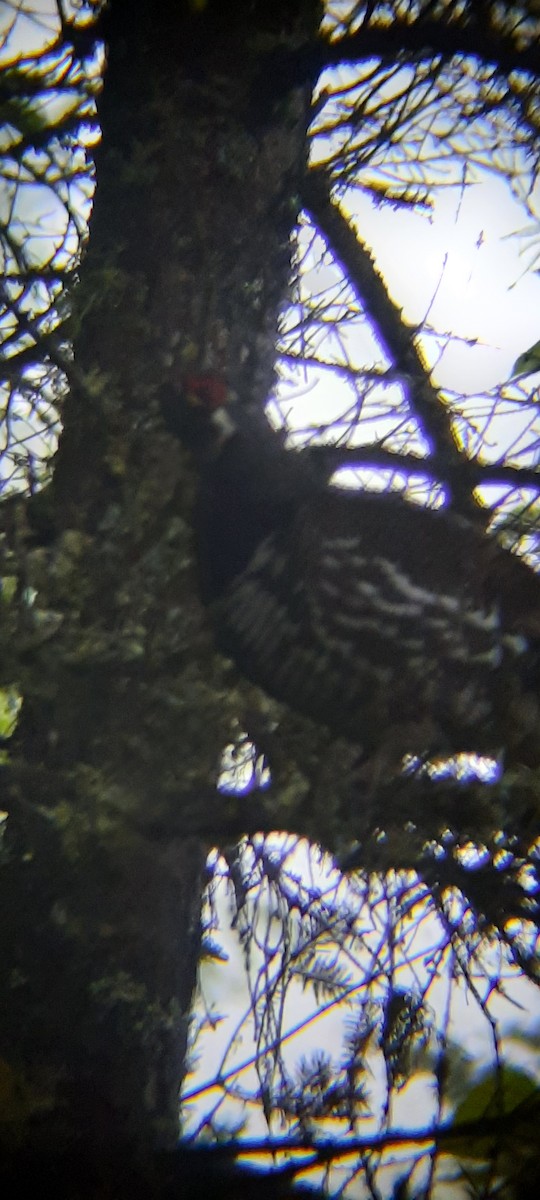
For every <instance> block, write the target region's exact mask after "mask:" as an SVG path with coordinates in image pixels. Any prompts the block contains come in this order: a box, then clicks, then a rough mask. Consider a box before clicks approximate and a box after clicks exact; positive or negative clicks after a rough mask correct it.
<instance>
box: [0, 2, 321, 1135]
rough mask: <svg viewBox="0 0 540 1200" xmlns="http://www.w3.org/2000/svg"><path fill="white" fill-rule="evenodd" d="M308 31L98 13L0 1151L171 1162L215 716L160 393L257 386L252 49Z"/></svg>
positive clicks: (43, 575)
mask: <svg viewBox="0 0 540 1200" xmlns="http://www.w3.org/2000/svg"><path fill="white" fill-rule="evenodd" d="M199 9H200V11H198V10H199ZM318 16H319V12H318V4H317V3H315V0H313V2H310V3H298V4H290V3H287V4H284V5H280V4H278V5H267V4H266V3H262V2H256V3H248V2H247V0H243V2H237V3H231V4H227V5H222V4H221V3H219V2H217V0H216V2H215V3H208V4H207V5H206V6H202V7H201V6H198V5H192V4H190V3H184V4H181V3H172V2H170V3H160V4H158V5H156V4H154V3H153V2H152V0H146V2H139V3H137V4H134V3H132V2H130V3H126V2H125V0H113V3H112V7H111V10H110V13H109V15H108V17H107V18H106V30H105V33H106V37H107V40H108V46H109V50H108V69H107V72H106V79H105V88H104V93H103V97H102V100H101V105H100V120H101V123H102V130H103V140H102V144H101V146H100V148H99V151H98V154H97V161H96V167H97V191H96V195H95V202H94V211H93V215H92V220H91V235H90V241H89V248H88V252H87V254H86V257H85V259H84V262H83V264H82V267H81V271H80V276H81V278H80V284H79V286H78V288H77V289H76V290H75V292H74V294H73V297H72V318H71V333H72V340H73V346H74V362H73V367H72V370H71V378H70V388H71V390H70V396H69V398H68V400H67V402H66V406H65V414H64V433H63V436H62V439H61V444H60V448H59V452H58V455H57V461H56V469H55V477H54V482H53V487H52V495H51V497H50V498H49V501H48V505H49V520H50V522H51V540H50V544H49V546H48V547H47V548H46V549H45V550H44V549H43V548H40V549H39V550H38V551H30V552H29V554H28V559H27V564H28V583H29V586H31V587H33V588H35V590H36V592H37V596H36V601H35V606H34V613H33V621H34V624H33V625H32V627H31V629H29V631H28V634H27V639H26V644H25V652H24V653H23V656H22V660H21V667H20V687H21V691H22V693H23V696H24V707H23V715H22V718H21V721H20V724H19V728H18V732H17V736H16V745H15V748H14V752H13V755H12V756H11V757H10V761H9V764H7V765H4V767H3V768H2V770H3V775H4V789H3V795H4V797H5V799H4V805H5V807H6V809H7V810H8V813H9V817H8V820H7V822H6V832H5V837H4V846H3V854H4V860H5V862H4V868H3V871H2V873H1V875H0V904H1V906H2V912H3V916H2V928H1V931H0V960H1V962H2V970H1V972H0V1008H1V1010H2V1012H3V1014H4V1016H3V1020H2V1028H1V1031H0V1056H1V1060H0V1068H2V1069H3V1071H4V1074H5V1076H6V1080H7V1084H6V1086H8V1087H9V1088H12V1090H13V1096H14V1097H17V1102H15V1099H14V1102H13V1106H12V1110H10V1109H9V1106H8V1109H7V1110H6V1111H7V1112H8V1119H6V1121H5V1122H4V1124H3V1127H2V1129H0V1137H1V1138H2V1141H3V1142H4V1144H5V1149H6V1152H7V1153H9V1152H10V1149H13V1148H19V1149H20V1145H21V1140H22V1142H23V1144H24V1145H25V1146H26V1147H27V1148H28V1149H29V1150H33V1149H37V1150H39V1149H40V1147H42V1146H43V1145H45V1144H46V1145H47V1146H49V1147H50V1146H51V1145H55V1146H57V1147H59V1149H60V1150H65V1151H66V1152H71V1150H72V1149H73V1148H74V1147H75V1148H77V1147H79V1148H80V1147H84V1148H85V1153H86V1154H88V1153H90V1154H93V1153H94V1150H96V1153H99V1154H101V1153H102V1152H103V1150H104V1148H105V1150H106V1148H107V1147H109V1148H110V1147H112V1146H113V1145H114V1146H115V1147H116V1150H117V1149H118V1146H119V1145H120V1146H128V1145H131V1144H137V1146H138V1148H139V1152H141V1149H142V1150H143V1151H144V1147H148V1148H155V1147H163V1148H167V1147H171V1146H172V1145H174V1143H175V1141H176V1138H177V1134H178V1116H177V1114H178V1093H179V1088H180V1084H181V1080H182V1076H183V1073H184V1071H185V1059H186V1046H187V1032H188V1018H189V1008H190V1001H191V997H192V992H193V988H194V985H195V981H196V964H197V955H198V951H199V941H200V904H201V896H202V891H203V886H204V863H205V855H206V852H207V849H208V845H209V843H205V842H204V841H203V840H201V839H200V838H196V837H194V836H187V835H186V834H185V833H184V832H183V825H182V811H183V805H184V804H185V803H187V801H188V800H189V802H190V803H192V800H193V795H194V794H195V795H196V794H197V792H198V790H199V791H200V794H201V795H202V794H205V792H206V794H207V793H208V783H209V781H213V782H215V781H216V779H217V774H218V770H219V760H220V753H221V750H222V748H223V746H224V745H225V744H226V742H227V741H228V740H230V727H231V720H232V717H233V714H234V711H235V709H234V705H235V695H234V688H232V687H231V678H230V676H229V674H228V669H227V666H226V664H224V663H223V662H222V661H221V660H220V659H218V658H217V656H216V655H215V654H214V652H213V649H212V645H211V640H210V638H209V635H208V632H207V629H206V621H205V615H204V613H203V612H202V611H201V608H200V606H199V603H198V600H197V590H196V585H195V574H194V570H193V562H192V558H193V556H192V546H191V533H190V523H189V513H190V505H191V499H192V494H193V478H192V473H191V467H190V464H189V461H188V458H187V456H186V455H185V454H184V453H183V452H182V450H181V449H180V448H179V447H178V446H177V445H172V444H171V442H170V439H169V438H168V437H167V436H166V435H165V433H164V430H163V428H162V423H161V418H160V414H159V406H158V402H157V393H158V390H159V387H160V385H161V384H162V383H163V382H165V381H167V380H169V381H172V382H174V383H178V382H179V381H180V380H181V378H182V375H183V373H184V372H185V371H186V370H187V369H193V365H194V364H197V365H199V366H208V365H209V364H210V365H213V366H215V367H216V368H219V369H220V370H222V371H223V373H224V375H225V377H226V378H227V380H228V382H229V384H230V385H231V386H232V387H233V388H234V389H235V390H236V391H237V392H238V393H239V394H242V395H247V394H252V393H256V394H257V395H260V396H261V397H262V396H263V395H264V394H265V393H266V392H267V390H268V387H269V385H270V383H271V380H272V370H273V353H274V352H273V345H274V336H275V331H276V322H277V314H278V308H279V304H280V302H281V300H282V298H283V295H284V292H285V290H286V286H287V274H288V262H289V246H288V239H289V231H290V226H291V225H292V223H293V222H294V218H295V215H296V206H297V201H296V199H295V197H296V196H297V194H298V191H297V180H298V177H299V173H300V172H301V171H302V169H303V165H304V153H305V128H306V120H307V105H306V99H307V94H306V90H305V89H303V90H301V92H300V93H298V92H297V91H295V92H294V93H290V94H288V95H285V96H283V97H280V96H279V94H278V95H276V96H274V95H272V89H271V88H270V89H269V91H268V93H267V94H266V95H263V88H262V86H259V85H260V70H261V68H260V51H259V48H260V46H261V45H263V46H264V47H268V48H269V49H273V48H279V46H280V45H294V44H295V39H304V38H305V37H306V36H311V35H313V34H314V32H315V30H316V28H317V21H318ZM278 91H279V89H278ZM278 102H280V103H281V104H282V105H285V108H286V112H285V113H284V111H283V107H282V108H281V109H279V105H278V107H277V108H276V104H278ZM38 617H39V618H41V619H40V620H39V621H38V619H37V618H38ZM47 622H48V623H47ZM51 629H52V630H53V632H52V633H51V632H50V630H51ZM45 630H48V631H49V632H45ZM7 640H8V639H7V638H6V642H7ZM11 1111H13V1120H11V1118H10V1116H9V1113H10V1112H11Z"/></svg>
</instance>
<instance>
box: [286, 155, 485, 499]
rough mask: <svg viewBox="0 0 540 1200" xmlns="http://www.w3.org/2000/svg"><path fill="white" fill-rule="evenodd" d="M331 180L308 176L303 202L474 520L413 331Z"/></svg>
mask: <svg viewBox="0 0 540 1200" xmlns="http://www.w3.org/2000/svg"><path fill="white" fill-rule="evenodd" d="M329 186H330V185H329V181H328V179H327V178H326V177H325V176H324V175H323V173H322V172H317V171H310V172H309V173H308V175H307V176H306V179H305V183H304V185H303V189H302V199H303V202H304V205H305V207H306V208H307V210H308V211H309V213H310V214H311V216H312V218H313V220H314V222H315V224H316V225H317V227H318V229H319V230H320V232H321V234H322V235H323V237H324V238H325V240H326V242H327V245H328V246H329V248H330V249H331V250H332V253H333V254H334V256H335V258H336V259H337V260H338V262H339V263H340V264H341V266H342V267H343V270H344V272H345V273H346V274H347V276H348V278H349V280H350V282H351V283H352V286H353V287H354V288H355V290H356V293H357V296H358V299H359V301H360V303H361V305H362V307H363V309H364V311H365V312H366V314H367V316H368V317H369V319H370V320H371V321H372V323H373V325H374V326H375V329H376V331H377V336H378V337H379V339H380V341H381V342H382V344H383V346H384V349H385V351H386V353H387V354H388V357H389V358H390V359H391V361H392V364H393V366H394V367H395V368H396V369H398V370H399V372H400V374H401V376H402V380H403V383H404V385H405V388H406V393H407V399H408V401H409V403H410V405H411V409H412V411H413V413H415V414H416V416H417V417H418V420H419V421H420V423H421V425H422V428H423V431H424V433H425V435H426V436H427V439H428V441H429V443H430V456H431V455H432V454H433V455H435V456H436V457H437V460H438V463H439V469H441V468H443V471H442V475H443V479H444V480H445V482H446V483H447V484H448V490H449V491H450V493H451V498H452V500H453V506H454V508H455V509H456V510H457V511H461V512H463V513H466V514H467V515H468V516H469V517H470V516H475V517H476V519H478V508H477V505H476V504H475V503H474V501H473V499H472V497H471V493H470V487H469V485H468V483H467V485H465V484H464V481H463V479H462V478H461V476H460V474H459V473H458V470H457V468H458V466H459V467H460V468H461V466H462V463H463V456H462V453H461V451H460V450H459V449H458V446H457V443H456V441H455V439H454V436H453V433H452V427H451V421H450V418H449V414H448V410H447V409H445V407H444V406H443V404H442V402H441V399H440V396H439V393H438V392H437V390H436V389H435V388H434V387H433V386H432V384H431V382H430V379H429V373H428V369H427V367H426V365H425V363H424V360H423V358H422V356H421V354H420V352H419V350H418V349H417V348H416V346H415V343H414V334H415V330H414V328H413V327H412V326H411V325H408V324H407V323H406V322H405V321H404V319H403V315H402V312H401V309H399V308H398V306H397V305H396V304H395V303H394V301H393V300H392V299H391V297H390V296H389V294H388V291H387V288H386V285H385V283H384V280H383V279H382V276H381V275H380V274H379V272H378V271H377V269H376V266H375V262H374V259H373V257H372V255H371V254H370V252H369V250H368V249H367V248H366V246H365V245H364V244H363V243H362V242H361V241H360V239H359V237H358V235H357V233H356V232H355V230H354V229H353V227H352V225H351V224H350V223H349V221H348V220H346V218H345V217H344V215H343V213H342V212H341V211H340V209H339V207H338V206H337V205H336V204H333V203H332V201H331V199H330V195H329Z"/></svg>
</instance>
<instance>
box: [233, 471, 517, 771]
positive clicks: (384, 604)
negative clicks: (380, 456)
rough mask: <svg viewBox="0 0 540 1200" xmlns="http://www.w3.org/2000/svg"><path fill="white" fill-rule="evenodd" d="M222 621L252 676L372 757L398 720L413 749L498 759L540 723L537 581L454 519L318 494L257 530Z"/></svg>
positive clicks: (384, 500) (389, 502)
mask: <svg viewBox="0 0 540 1200" xmlns="http://www.w3.org/2000/svg"><path fill="white" fill-rule="evenodd" d="M503 585H504V586H503ZM215 619H216V624H217V629H218V634H219V640H220V643H221V645H222V647H223V649H224V650H226V652H228V653H229V654H230V655H231V656H232V657H233V658H234V659H235V661H236V662H237V663H238V665H239V666H240V669H241V670H242V671H243V672H244V673H245V674H246V675H247V676H248V677H250V678H251V679H253V680H254V681H255V682H257V683H259V684H261V685H262V686H263V687H264V688H266V689H267V690H268V691H269V692H270V693H272V694H273V695H274V696H276V697H277V698H279V699H281V700H284V701H286V702H288V703H289V704H290V705H291V706H292V707H293V708H296V709H298V710H299V711H301V712H303V713H305V714H307V715H309V716H311V717H313V718H315V719H316V720H318V721H322V722H323V723H324V724H326V725H327V726H329V727H330V728H331V729H332V730H334V731H335V732H336V733H340V734H343V735H345V736H346V737H348V738H350V739H352V740H353V741H355V742H357V743H358V745H359V746H361V747H363V748H364V749H366V750H368V751H372V750H373V748H374V747H375V746H376V745H377V743H378V741H380V739H381V738H382V737H383V734H384V731H385V730H386V731H387V732H388V730H389V729H396V728H398V729H399V728H402V729H404V730H405V729H406V742H407V749H408V750H409V752H410V753H412V754H423V753H427V752H428V751H434V750H437V751H444V752H446V753H449V752H451V753H454V752H458V751H461V750H475V751H478V752H483V753H489V752H491V753H495V752H497V750H498V749H499V748H500V746H501V745H502V744H505V743H506V744H508V743H511V744H521V743H524V742H525V741H526V740H529V739H530V735H531V733H532V731H533V727H534V725H535V723H536V724H537V723H538V706H537V703H536V699H535V688H534V684H535V682H537V680H536V681H535V680H534V674H535V672H534V671H533V670H532V666H531V663H532V659H531V654H532V649H531V646H532V642H533V640H534V637H535V631H536V625H537V623H538V630H537V633H538V634H540V580H538V579H537V577H536V576H535V575H534V574H533V573H532V572H531V571H530V570H529V568H528V567H526V566H525V564H523V563H522V562H521V561H520V560H518V559H517V558H516V557H515V556H513V555H510V554H509V553H507V552H506V551H504V550H502V549H500V548H499V547H498V546H497V545H496V543H494V542H493V541H492V540H491V539H489V538H487V537H486V536H484V535H483V534H482V533H480V532H477V531H476V530H475V529H474V528H473V527H472V526H470V525H469V524H468V523H467V522H463V521H461V520H459V519H457V518H454V517H450V516H449V515H448V514H446V513H437V512H432V511H427V510H424V509H420V508H418V507H413V506H412V505H409V504H407V503H406V502H404V501H401V500H399V499H397V498H392V497H381V496H369V495H364V496H362V497H359V496H358V495H353V496H349V495H347V494H346V493H344V492H343V493H339V492H337V491H334V492H331V491H326V492H324V493H320V494H314V496H313V498H312V501H311V503H310V504H309V505H308V504H306V503H303V504H301V505H300V506H299V508H298V509H297V510H296V512H295V513H294V515H293V516H292V520H291V521H290V523H288V524H284V525H283V526H282V527H280V528H279V529H277V530H276V531H275V532H274V533H271V534H270V535H268V536H266V537H265V538H263V539H262V540H261V542H260V544H259V546H258V548H257V549H256V550H255V552H254V553H253V554H252V556H251V558H250V559H249V561H248V562H247V564H246V566H245V567H244V569H243V570H242V571H241V572H240V573H239V574H237V575H236V576H235V577H234V579H232V580H231V581H230V582H229V583H228V585H227V587H226V588H225V591H224V593H223V594H222V596H221V597H220V598H219V599H218V600H217V602H216V604H215ZM531 675H532V680H531Z"/></svg>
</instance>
